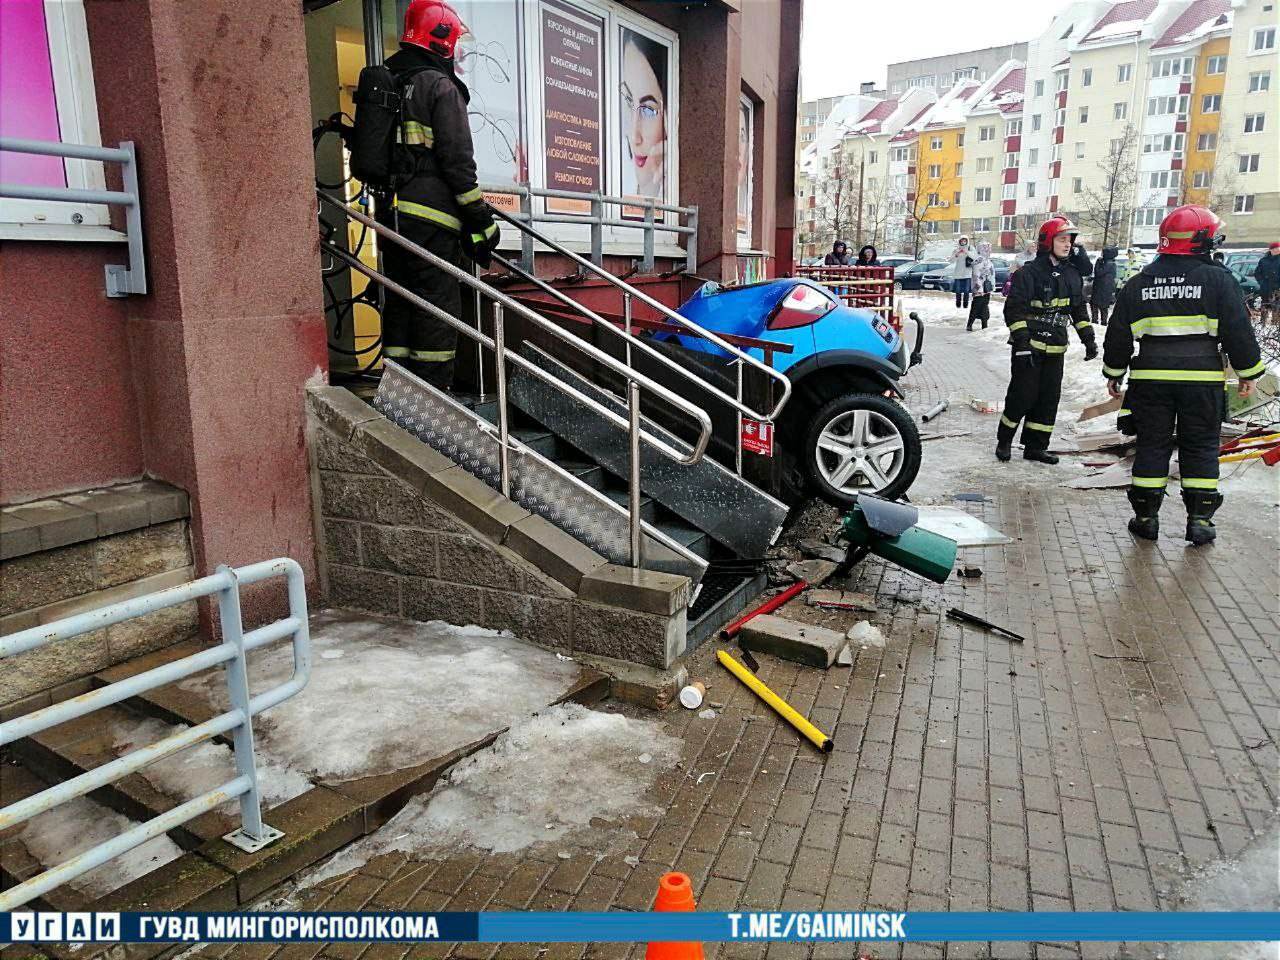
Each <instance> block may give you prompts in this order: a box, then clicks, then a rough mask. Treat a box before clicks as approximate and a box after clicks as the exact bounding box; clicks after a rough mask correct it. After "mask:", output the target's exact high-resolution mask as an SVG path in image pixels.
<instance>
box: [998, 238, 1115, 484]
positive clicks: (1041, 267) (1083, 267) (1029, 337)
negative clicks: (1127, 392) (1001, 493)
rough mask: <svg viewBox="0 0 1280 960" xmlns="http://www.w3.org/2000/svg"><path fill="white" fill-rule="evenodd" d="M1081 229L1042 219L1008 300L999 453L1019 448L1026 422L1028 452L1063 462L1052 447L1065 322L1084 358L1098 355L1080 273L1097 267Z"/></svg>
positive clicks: (1009, 453) (1037, 457)
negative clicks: (1008, 356)
mask: <svg viewBox="0 0 1280 960" xmlns="http://www.w3.org/2000/svg"><path fill="white" fill-rule="evenodd" d="M1076 235H1077V231H1076V227H1075V224H1073V223H1072V222H1071V221H1070V220H1068V219H1067V218H1066V217H1051V218H1050V219H1048V220H1046V221H1045V222H1044V223H1043V224H1041V226H1040V235H1039V238H1038V242H1037V244H1036V258H1035V259H1034V260H1029V261H1027V262H1026V263H1025V264H1023V265H1022V267H1021V269H1019V270H1018V272H1017V273H1015V274H1014V275H1013V282H1012V285H1011V288H1010V290H1009V296H1008V298H1007V299H1006V300H1005V304H1004V318H1005V322H1006V323H1007V324H1008V325H1009V343H1010V344H1012V346H1013V361H1012V370H1011V373H1010V377H1009V391H1008V393H1007V394H1006V395H1005V398H1004V412H1003V413H1002V415H1001V417H1000V426H999V427H998V428H997V431H996V457H997V459H999V460H1006V461H1007V460H1008V459H1009V458H1010V457H1011V456H1012V455H1013V454H1012V448H1013V437H1014V434H1015V433H1017V432H1018V424H1019V423H1021V424H1022V448H1023V451H1022V456H1023V457H1024V458H1025V459H1027V460H1036V461H1039V462H1040V463H1057V462H1058V458H1057V457H1056V456H1054V455H1053V454H1052V453H1049V450H1048V447H1049V438H1050V437H1051V436H1052V435H1053V424H1054V421H1055V420H1057V418H1058V400H1059V399H1060V397H1061V396H1062V368H1063V362H1064V360H1065V359H1066V353H1067V339H1068V338H1067V328H1068V327H1069V326H1074V327H1075V329H1076V334H1077V335H1078V336H1079V337H1080V341H1081V342H1082V343H1083V344H1084V349H1085V353H1084V358H1085V359H1086V360H1092V359H1093V358H1094V357H1096V356H1097V355H1098V345H1097V343H1095V341H1094V336H1093V325H1092V324H1091V323H1090V322H1089V307H1088V305H1087V304H1086V303H1085V298H1084V281H1083V279H1082V278H1081V274H1082V272H1084V273H1088V272H1090V269H1091V268H1090V266H1089V258H1088V257H1087V256H1086V255H1085V253H1084V250H1083V249H1082V248H1081V247H1079V246H1077V245H1076Z"/></svg>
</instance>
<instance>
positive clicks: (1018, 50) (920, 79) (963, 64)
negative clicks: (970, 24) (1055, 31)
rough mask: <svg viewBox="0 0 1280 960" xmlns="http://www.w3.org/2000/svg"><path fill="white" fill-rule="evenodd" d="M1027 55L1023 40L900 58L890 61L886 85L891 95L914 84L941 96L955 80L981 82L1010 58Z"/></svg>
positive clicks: (913, 86)
mask: <svg viewBox="0 0 1280 960" xmlns="http://www.w3.org/2000/svg"><path fill="white" fill-rule="evenodd" d="M1026 59H1027V44H1026V43H1010V44H1006V45H1005V46H1001V47H985V48H983V49H981V50H969V51H967V52H965V53H949V54H946V55H944V56H941V57H928V58H926V59H923V60H903V61H901V62H899V63H891V64H889V70H888V82H887V88H888V91H889V95H890V96H901V95H902V94H904V93H906V92H907V91H908V90H911V89H913V88H917V87H923V88H925V89H929V90H933V91H934V92H935V93H936V94H937V95H938V96H941V95H942V94H943V93H945V92H946V91H947V90H950V89H951V88H952V87H953V86H955V84H956V82H957V81H958V80H977V81H978V82H980V83H981V82H984V81H986V80H987V79H989V78H990V76H991V75H992V74H993V73H994V72H995V71H997V70H999V69H1000V67H1002V66H1003V65H1004V64H1005V63H1007V62H1008V61H1010V60H1019V61H1025V60H1026Z"/></svg>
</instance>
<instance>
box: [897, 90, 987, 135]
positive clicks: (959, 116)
mask: <svg viewBox="0 0 1280 960" xmlns="http://www.w3.org/2000/svg"><path fill="white" fill-rule="evenodd" d="M982 86H983V85H982V84H981V83H979V82H978V81H977V80H972V79H969V78H965V79H963V80H957V81H956V83H955V85H954V86H953V87H952V88H951V89H950V90H948V91H947V92H946V93H944V94H943V95H942V96H941V97H939V98H938V102H937V103H935V104H933V106H932V107H930V108H929V110H928V111H927V112H926V113H925V114H924V115H923V116H921V117H917V118H916V119H915V120H913V121H912V122H911V123H910V124H908V126H909V127H912V128H914V129H915V130H916V131H919V130H923V129H926V128H928V129H936V128H939V127H956V126H959V125H960V124H962V123H964V121H965V118H966V117H967V116H968V115H969V110H970V107H971V106H972V105H971V104H970V102H969V101H970V99H971V98H972V97H973V95H974V94H975V93H977V92H978V90H979V88H980V87H982Z"/></svg>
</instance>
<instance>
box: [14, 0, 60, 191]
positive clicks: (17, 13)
mask: <svg viewBox="0 0 1280 960" xmlns="http://www.w3.org/2000/svg"><path fill="white" fill-rule="evenodd" d="M0 136H6V137H17V138H25V139H30V140H53V141H55V142H56V141H59V140H61V139H62V134H61V131H60V129H59V126H58V105H57V101H56V99H55V97H54V89H53V67H52V65H51V64H50V59H49V36H48V33H47V30H46V27H45V10H44V3H43V2H42V0H3V2H2V3H0ZM0 170H3V176H0V181H3V182H4V183H18V184H23V185H26V186H40V187H65V186H66V185H67V176H66V173H65V171H64V169H63V166H62V158H61V157H45V156H38V155H36V154H33V153H4V154H0Z"/></svg>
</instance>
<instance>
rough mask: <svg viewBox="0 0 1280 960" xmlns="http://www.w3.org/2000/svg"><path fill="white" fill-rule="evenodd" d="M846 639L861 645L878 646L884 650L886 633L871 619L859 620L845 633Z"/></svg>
mask: <svg viewBox="0 0 1280 960" xmlns="http://www.w3.org/2000/svg"><path fill="white" fill-rule="evenodd" d="M845 639H847V640H848V641H849V642H850V643H856V644H857V645H858V646H860V647H878V648H879V649H881V650H883V649H884V646H885V643H886V641H885V638H884V634H883V633H881V632H880V628H879V627H876V626H875V625H874V624H872V623H871V621H870V620H859V621H858V622H857V623H855V624H854V625H853V626H852V627H850V628H849V632H848V633H846V634H845Z"/></svg>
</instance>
